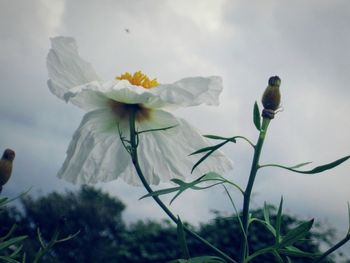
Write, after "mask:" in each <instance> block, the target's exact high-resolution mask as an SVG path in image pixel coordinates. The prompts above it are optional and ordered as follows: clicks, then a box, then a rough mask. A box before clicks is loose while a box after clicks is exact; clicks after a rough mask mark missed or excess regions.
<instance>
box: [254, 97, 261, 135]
mask: <svg viewBox="0 0 350 263" xmlns="http://www.w3.org/2000/svg"><path fill="white" fill-rule="evenodd" d="M253 120H254V125H255V127H256V128H257V130H258V131H260V129H261V118H260V110H259V106H258V103H257V102H255V103H254V114H253Z"/></svg>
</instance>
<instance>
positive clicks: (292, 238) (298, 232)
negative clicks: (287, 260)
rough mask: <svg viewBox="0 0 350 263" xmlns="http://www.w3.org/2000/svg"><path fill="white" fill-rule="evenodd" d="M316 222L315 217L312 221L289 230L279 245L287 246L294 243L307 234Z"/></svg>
mask: <svg viewBox="0 0 350 263" xmlns="http://www.w3.org/2000/svg"><path fill="white" fill-rule="evenodd" d="M313 223H314V219H311V220H310V221H307V222H304V223H302V224H300V225H299V226H297V227H296V228H294V229H293V230H291V231H289V232H288V233H287V234H286V235H285V236H284V237H283V238H282V241H281V242H280V243H279V247H287V246H290V245H292V244H293V243H294V242H296V241H298V240H300V239H301V238H303V237H304V236H306V235H307V234H308V232H309V230H310V229H311V227H312V225H313Z"/></svg>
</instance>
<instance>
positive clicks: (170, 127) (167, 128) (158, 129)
mask: <svg viewBox="0 0 350 263" xmlns="http://www.w3.org/2000/svg"><path fill="white" fill-rule="evenodd" d="M176 126H178V125H172V126H168V127H164V128H156V129H149V130H143V131H139V132H136V134H141V133H145V132H154V131H166V130H169V129H172V128H175V127H176Z"/></svg>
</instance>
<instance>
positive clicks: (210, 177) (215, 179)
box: [140, 172, 243, 204]
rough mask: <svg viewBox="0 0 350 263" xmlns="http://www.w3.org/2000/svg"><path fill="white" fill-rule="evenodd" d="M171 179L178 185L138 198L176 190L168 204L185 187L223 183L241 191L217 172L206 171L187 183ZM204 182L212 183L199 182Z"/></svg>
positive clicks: (195, 188) (193, 188) (185, 188)
mask: <svg viewBox="0 0 350 263" xmlns="http://www.w3.org/2000/svg"><path fill="white" fill-rule="evenodd" d="M171 181H172V182H173V183H176V184H177V185H178V186H176V187H170V188H166V189H161V190H158V191H154V192H152V193H149V194H146V195H144V196H142V197H141V198H140V199H143V198H145V197H151V196H160V195H165V194H170V193H173V192H177V193H176V194H175V196H174V197H173V198H172V199H171V201H170V204H172V202H173V201H174V200H175V199H176V198H177V197H178V196H179V195H180V194H182V193H183V192H184V191H186V190H187V189H192V190H204V189H207V188H210V187H213V186H215V185H219V184H223V183H228V184H231V185H232V186H234V187H235V188H237V189H238V190H239V191H240V192H242V191H243V190H242V189H241V188H240V187H239V186H238V185H236V184H234V183H232V182H231V181H228V180H226V179H225V178H224V177H222V176H221V175H219V174H217V173H215V172H209V173H206V174H204V175H202V176H201V177H199V178H198V179H195V180H194V181H192V182H189V183H186V182H184V181H182V180H180V179H177V178H176V179H171ZM204 182H212V184H209V185H205V186H201V185H200V184H202V183H204Z"/></svg>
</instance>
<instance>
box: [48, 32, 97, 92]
mask: <svg viewBox="0 0 350 263" xmlns="http://www.w3.org/2000/svg"><path fill="white" fill-rule="evenodd" d="M51 45H52V48H51V50H50V52H49V54H48V56H47V68H48V72H49V78H50V79H49V80H48V86H49V88H50V90H51V92H52V93H54V94H55V95H56V96H58V97H59V98H61V99H63V98H64V94H65V93H66V92H67V91H69V89H71V88H73V87H76V86H80V85H83V84H87V83H90V82H98V81H99V80H100V78H99V77H98V75H97V74H96V72H95V70H94V69H93V68H92V66H91V65H90V64H89V63H87V62H86V61H85V60H83V59H82V58H81V57H80V56H79V54H78V47H77V44H76V42H75V40H74V39H73V38H70V37H55V38H52V39H51Z"/></svg>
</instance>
